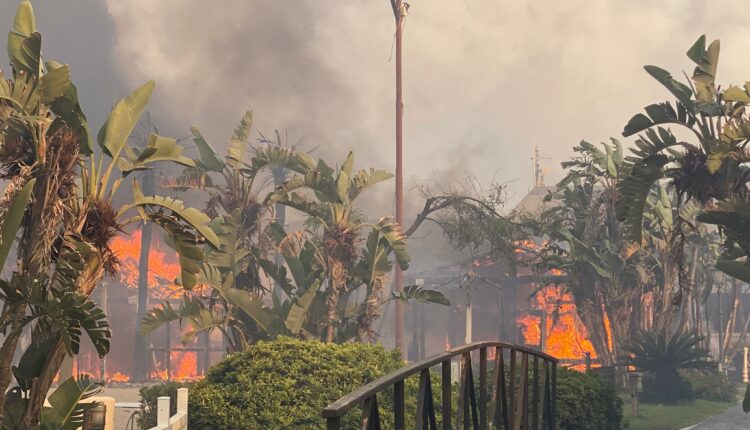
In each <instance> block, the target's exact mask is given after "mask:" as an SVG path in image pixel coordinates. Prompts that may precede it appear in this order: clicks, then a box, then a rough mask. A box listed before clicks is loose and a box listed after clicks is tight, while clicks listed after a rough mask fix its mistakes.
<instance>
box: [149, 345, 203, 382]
mask: <svg viewBox="0 0 750 430" xmlns="http://www.w3.org/2000/svg"><path fill="white" fill-rule="evenodd" d="M170 360H171V365H172V372H171V375H169V376H170V377H171V379H172V380H173V381H191V380H194V379H197V378H198V377H199V376H200V375H199V373H198V354H197V353H196V352H195V351H172V353H171V354H170ZM158 367H159V368H158V369H157V370H155V371H152V372H151V374H150V375H149V376H150V377H151V378H153V379H167V369H166V366H165V365H164V364H163V363H158Z"/></svg>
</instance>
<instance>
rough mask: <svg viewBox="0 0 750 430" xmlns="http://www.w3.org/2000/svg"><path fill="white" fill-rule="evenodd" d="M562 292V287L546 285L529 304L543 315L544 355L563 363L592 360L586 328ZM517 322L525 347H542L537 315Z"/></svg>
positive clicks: (538, 316) (594, 352)
mask: <svg viewBox="0 0 750 430" xmlns="http://www.w3.org/2000/svg"><path fill="white" fill-rule="evenodd" d="M563 289H564V287H562V286H555V285H549V286H547V287H545V288H543V289H542V290H541V291H539V292H538V293H537V294H536V296H535V301H534V302H533V303H532V307H533V309H535V310H537V311H539V312H540V313H543V314H544V315H546V324H545V327H544V328H545V331H546V336H545V337H546V338H545V341H544V352H546V353H548V354H550V355H553V356H555V357H557V358H560V359H563V360H565V359H568V360H580V359H582V358H584V357H585V356H586V353H589V354H591V358H596V357H597V354H596V350H595V349H594V345H593V344H592V343H591V341H590V340H589V339H588V333H587V331H586V327H585V326H584V325H583V323H582V322H581V321H580V319H579V318H578V315H577V313H576V305H575V302H574V301H573V297H572V296H571V294H570V293H567V292H564V291H563ZM517 322H518V324H519V325H520V327H521V334H522V335H523V337H524V340H525V343H527V344H532V345H540V344H541V343H542V342H541V341H542V327H541V322H542V317H541V316H540V315H533V314H526V315H522V316H520V317H519V318H518V320H517Z"/></svg>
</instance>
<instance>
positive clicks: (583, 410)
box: [557, 367, 622, 430]
mask: <svg viewBox="0 0 750 430" xmlns="http://www.w3.org/2000/svg"><path fill="white" fill-rule="evenodd" d="M557 414H558V423H559V428H560V429H561V430H619V429H620V428H621V423H622V400H621V399H620V398H619V397H618V396H617V393H616V392H615V388H614V387H613V386H612V385H611V384H609V383H607V382H605V381H604V380H602V379H600V378H599V377H597V376H593V375H586V374H583V373H580V372H576V371H574V370H569V369H566V368H562V367H560V368H558V371H557Z"/></svg>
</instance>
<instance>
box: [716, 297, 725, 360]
mask: <svg viewBox="0 0 750 430" xmlns="http://www.w3.org/2000/svg"><path fill="white" fill-rule="evenodd" d="M716 296H717V302H718V307H719V366H721V369H719V370H722V369H723V368H724V321H723V319H724V318H723V316H722V312H721V284H719V285H718V287H717V289H716Z"/></svg>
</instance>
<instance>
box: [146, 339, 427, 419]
mask: <svg viewBox="0 0 750 430" xmlns="http://www.w3.org/2000/svg"><path fill="white" fill-rule="evenodd" d="M402 365H403V362H402V361H401V359H400V357H399V354H398V353H397V352H396V351H392V352H388V351H386V350H385V349H383V347H381V346H374V345H367V344H358V343H347V344H342V345H337V344H324V343H321V342H318V341H300V340H294V339H290V338H279V339H277V340H274V341H261V342H258V343H256V344H254V345H252V346H251V347H249V348H248V349H247V350H246V351H243V352H240V353H237V354H233V355H230V356H229V357H227V358H226V359H225V360H224V361H222V362H221V363H219V364H217V365H216V366H214V367H212V368H211V370H210V371H209V374H208V375H207V377H206V378H205V379H204V380H203V381H200V382H198V383H195V384H193V385H191V386H190V387H189V388H190V394H189V396H188V398H189V414H190V416H189V422H190V428H191V429H215V428H226V429H230V428H231V429H255V428H257V429H269V430H275V429H290V428H304V429H324V428H325V420H324V419H323V418H322V416H321V412H322V410H323V408H324V407H326V406H327V405H328V404H330V403H332V402H333V401H335V400H337V399H338V398H340V397H341V396H343V395H344V394H347V393H349V392H351V391H353V390H354V389H356V388H359V387H360V386H362V385H364V384H365V383H367V382H369V381H372V380H374V379H376V378H378V377H380V376H383V375H384V374H387V373H389V372H392V371H394V370H396V369H398V368H400V367H401V366H402ZM180 386H181V385H178V384H173V383H170V384H166V385H165V384H161V385H158V386H155V387H150V388H147V389H143V390H141V393H142V395H143V404H144V406H146V405H148V407H149V408H150V410H151V411H152V412H151V415H153V414H154V413H155V412H153V411H155V408H154V406H153V405H154V404H155V401H156V400H155V399H156V397H158V396H160V395H166V394H167V393H169V395H174V393H176V390H177V388H179V387H180ZM437 388H438V387H437V386H436V385H435V383H434V382H433V391H434V392H439V391H440V390H439V389H437ZM415 390H416V381H410V382H409V383H408V384H407V394H406V398H407V399H408V400H407V402H410V404H408V405H407V408H410V409H413V408H414V399H415V398H416V397H415ZM379 403H380V406H381V417H388V416H392V411H391V405H392V399H391V398H390V394H386V395H383V396H382V397H381V398H379ZM438 405H439V403H438ZM359 414H361V409H355V410H354V411H352V412H351V413H350V414H348V415H347V416H346V418H345V420H344V421H343V423H342V425H343V428H355V427H357V425H356V423H357V421H358V419H359ZM152 422H153V417H152V416H150V415H149V414H148V413H147V414H146V415H145V416H144V418H143V423H145V424H150V423H152Z"/></svg>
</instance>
